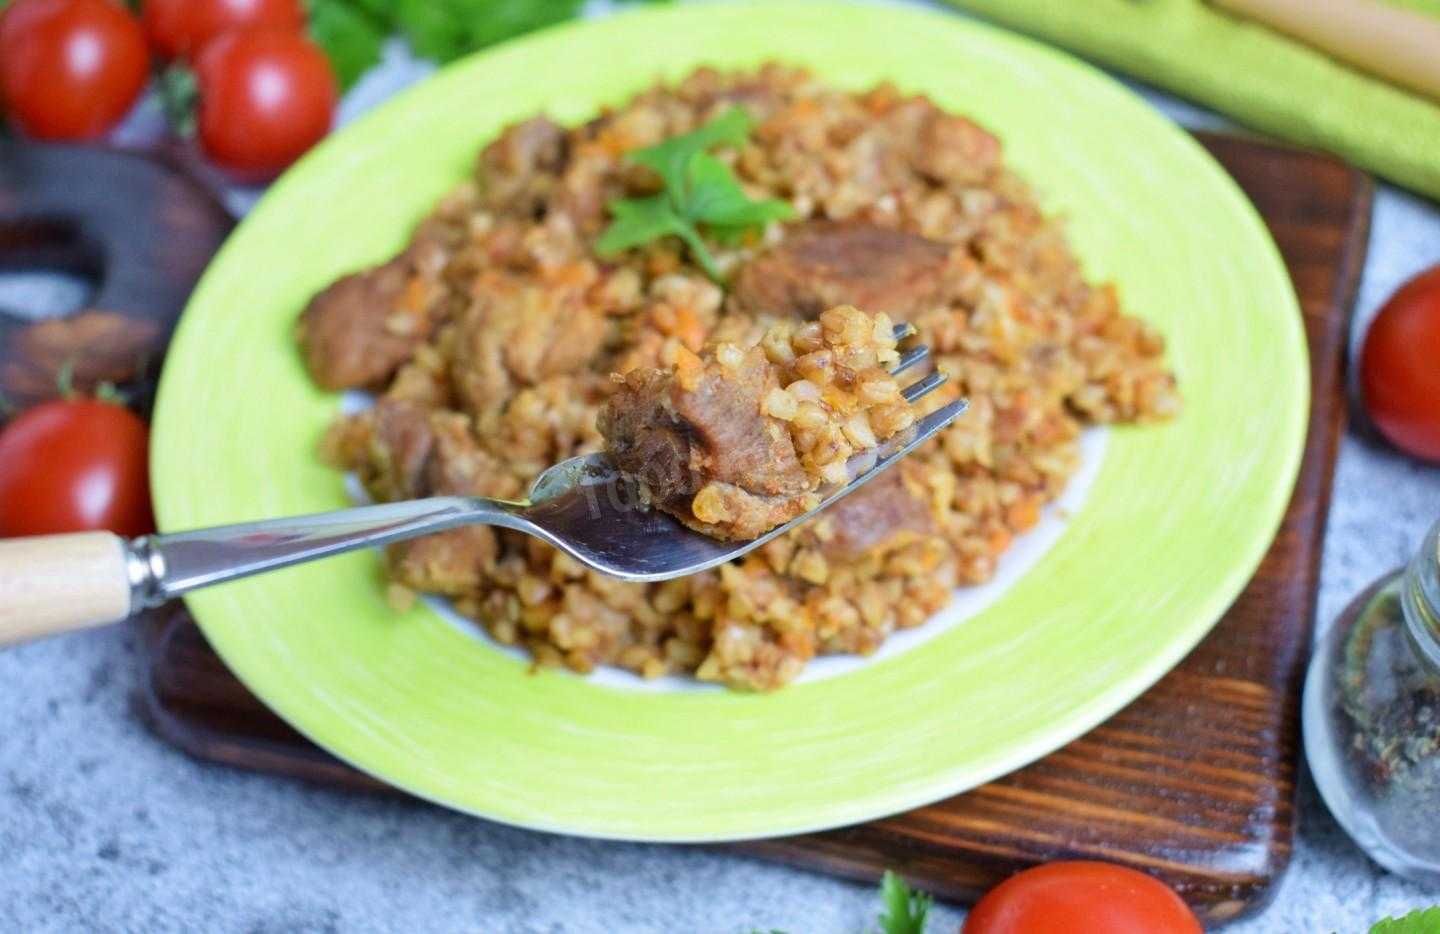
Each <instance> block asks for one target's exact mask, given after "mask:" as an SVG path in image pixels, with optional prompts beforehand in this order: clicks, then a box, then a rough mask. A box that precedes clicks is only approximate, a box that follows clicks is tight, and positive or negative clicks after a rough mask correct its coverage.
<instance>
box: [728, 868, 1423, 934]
mask: <svg viewBox="0 0 1440 934" xmlns="http://www.w3.org/2000/svg"><path fill="white" fill-rule="evenodd" d="M880 900H881V901H882V902H883V903H884V904H885V910H884V912H882V913H881V915H880V927H878V928H876V929H875V930H874V934H925V919H926V918H927V917H928V916H929V914H930V906H932V905H933V904H935V899H934V898H932V897H930V896H929V895H926V894H925V893H924V892H921V891H918V890H916V889H912V888H910V886H909V885H907V884H906V882H905V880H904V879H902V878H900V877H899V876H897V875H896V874H895V873H893V872H891V871H890V870H888V869H887V870H885V877H884V878H883V879H881V880H880ZM750 934H785V932H784V931H778V930H774V929H772V930H769V931H758V930H756V931H751V932H750ZM1401 934H1406V932H1401Z"/></svg>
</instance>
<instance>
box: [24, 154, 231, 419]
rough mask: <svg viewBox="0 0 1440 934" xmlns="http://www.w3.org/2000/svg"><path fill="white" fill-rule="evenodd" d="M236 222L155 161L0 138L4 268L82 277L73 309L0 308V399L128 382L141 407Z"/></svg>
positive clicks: (29, 400)
mask: <svg viewBox="0 0 1440 934" xmlns="http://www.w3.org/2000/svg"><path fill="white" fill-rule="evenodd" d="M233 224H234V221H233V220H232V219H231V217H230V215H229V213H227V212H226V210H225V208H224V207H223V206H222V205H221V204H220V203H219V202H218V201H217V200H215V198H213V197H212V196H211V195H210V192H209V191H208V189H206V188H205V187H204V186H202V185H201V184H199V183H198V182H195V181H193V180H192V179H191V178H190V177H189V176H188V175H185V174H182V173H180V172H177V171H174V170H171V169H169V168H166V167H165V166H164V165H163V164H161V162H159V161H157V160H156V159H152V158H147V157H145V156H142V155H138V154H133V153H124V152H117V151H113V150H105V149H97V148H94V147H78V146H51V145H41V144H35V143H24V142H19V141H17V140H13V139H6V138H3V137H0V272H6V271H27V272H28V271H43V270H49V271H55V272H63V273H69V274H71V275H75V276H78V277H80V278H81V279H84V280H86V281H87V284H88V285H89V286H90V287H91V289H92V293H91V295H90V298H89V300H88V301H87V302H86V303H85V305H84V307H83V308H82V309H80V310H79V311H77V312H76V313H74V314H71V315H66V316H63V317H57V318H45V319H40V320H37V318H36V317H35V316H33V315H30V314H26V313H25V312H24V310H22V309H17V308H0V393H3V395H4V398H5V399H6V400H7V401H8V402H10V403H12V404H14V405H29V404H33V403H35V402H39V401H41V400H44V399H48V398H52V397H54V396H55V395H56V394H57V393H58V383H59V380H58V376H59V373H60V371H61V370H62V369H69V370H70V371H71V378H72V380H73V382H74V384H75V386H76V388H77V389H81V390H86V391H88V390H90V389H93V388H94V387H95V386H96V385H97V384H99V383H101V382H109V383H113V384H123V385H126V386H127V388H130V389H132V390H134V391H135V394H136V395H137V396H139V397H140V398H141V399H142V405H143V400H146V399H148V390H149V389H150V388H151V384H152V382H153V379H154V377H155V375H156V374H157V373H158V372H159V366H160V360H161V358H162V357H163V356H164V353H165V345H166V344H167V343H168V342H169V340H170V333H171V331H172V330H173V329H174V327H175V321H176V319H177V318H179V316H180V312H181V310H182V309H183V308H184V307H185V301H186V300H187V299H188V298H189V297H190V292H191V290H192V289H193V288H194V287H195V282H196V280H197V279H199V277H200V274H201V273H202V272H203V271H204V270H205V267H206V265H207V264H208V263H209V262H210V258H211V257H212V256H214V255H215V251H216V250H217V249H219V248H220V244H221V242H222V241H223V240H224V239H225V237H226V235H228V234H229V232H230V228H231V227H232V226H233Z"/></svg>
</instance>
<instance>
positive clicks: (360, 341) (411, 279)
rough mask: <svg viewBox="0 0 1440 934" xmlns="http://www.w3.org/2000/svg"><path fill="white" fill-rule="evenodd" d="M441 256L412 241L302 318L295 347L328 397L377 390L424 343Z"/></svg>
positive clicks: (323, 296)
mask: <svg viewBox="0 0 1440 934" xmlns="http://www.w3.org/2000/svg"><path fill="white" fill-rule="evenodd" d="M442 263H443V255H442V252H441V250H440V249H439V248H438V244H436V243H434V242H433V241H432V240H430V239H428V237H427V238H426V239H420V238H417V240H416V242H415V243H414V244H413V245H412V246H411V248H410V249H408V250H406V251H405V252H404V253H402V254H400V255H399V256H397V257H395V259H392V260H391V261H390V262H388V263H385V264H383V265H381V266H376V267H375V268H373V269H367V270H365V271H363V272H357V273H354V274H352V275H349V276H345V277H344V278H342V279H340V280H338V281H336V282H335V283H333V284H332V285H330V286H329V287H328V288H326V289H324V290H323V291H321V292H320V293H319V294H317V295H316V296H315V297H314V298H312V299H311V300H310V304H309V305H308V306H307V307H306V309H305V312H304V314H302V315H301V316H300V347H301V350H302V351H303V353H304V354H305V363H306V365H307V366H308V367H309V368H310V375H311V376H312V377H314V379H315V382H317V383H319V384H320V385H321V386H323V387H324V388H326V389H355V388H363V387H370V386H377V385H380V384H382V383H384V382H385V381H386V380H387V379H389V378H390V376H391V374H393V373H394V372H395V370H396V369H397V368H399V366H400V365H401V364H402V363H404V362H405V361H407V360H409V359H410V355H411V354H412V353H413V352H414V351H415V348H416V347H418V346H420V344H421V343H422V342H423V341H424V340H425V339H426V338H427V337H429V336H430V332H431V330H432V329H433V328H434V325H435V318H436V312H437V310H438V306H439V305H440V304H441V300H440V294H441V291H440V288H439V285H438V282H437V279H438V275H439V272H440V269H439V267H440V265H441V264H442Z"/></svg>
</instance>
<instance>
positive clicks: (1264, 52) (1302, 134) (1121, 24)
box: [947, 0, 1440, 199]
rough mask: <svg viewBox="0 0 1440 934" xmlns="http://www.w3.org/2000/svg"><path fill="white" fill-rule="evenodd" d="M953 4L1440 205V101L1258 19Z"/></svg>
mask: <svg viewBox="0 0 1440 934" xmlns="http://www.w3.org/2000/svg"><path fill="white" fill-rule="evenodd" d="M947 2H949V3H952V4H954V5H955V6H957V7H960V8H962V9H966V10H971V11H973V12H975V13H977V14H979V15H981V16H983V17H985V18H987V19H991V20H993V21H995V22H997V23H1002V24H1004V25H1006V26H1010V27H1012V28H1014V29H1017V30H1020V31H1021V32H1026V33H1030V34H1033V35H1035V36H1039V37H1040V38H1043V39H1046V40H1048V41H1050V42H1053V43H1055V44H1056V45H1061V46H1065V47H1067V48H1069V49H1072V50H1074V51H1075V52H1078V53H1079V54H1081V55H1083V56H1085V57H1087V58H1092V59H1095V60H1096V61H1098V62H1101V63H1102V64H1104V65H1107V66H1109V67H1111V68H1114V69H1116V70H1117V71H1122V72H1128V73H1130V74H1133V75H1135V76H1136V77H1138V78H1141V79H1142V80H1145V81H1147V82H1150V83H1153V84H1155V85H1157V86H1159V87H1162V88H1165V89H1167V90H1169V91H1172V92H1174V93H1176V94H1179V95H1181V96H1182V97H1188V98H1191V99H1193V100H1195V101H1198V102H1200V103H1202V104H1205V105H1207V106H1209V107H1212V108H1214V109H1215V110H1218V111H1220V112H1221V113H1224V114H1227V115H1229V116H1230V117H1232V118H1233V119H1235V120H1236V121H1237V122H1239V123H1243V124H1246V125H1248V126H1250V127H1253V128H1255V129H1257V130H1261V131H1264V132H1267V133H1270V134H1272V135H1274V136H1277V137H1280V138H1282V139H1286V140H1290V141H1292V142H1295V143H1299V144H1301V145H1304V146H1312V147H1315V148H1318V149H1326V150H1329V151H1330V152H1333V153H1336V154H1338V155H1340V156H1343V157H1345V158H1347V159H1349V160H1350V161H1352V162H1354V163H1355V164H1357V165H1360V166H1362V167H1364V168H1367V169H1369V170H1371V171H1373V172H1375V173H1377V174H1379V175H1381V176H1384V177H1385V178H1387V179H1389V180H1390V181H1392V182H1395V183H1397V184H1399V185H1403V186H1405V187H1407V188H1412V189H1414V190H1415V191H1418V192H1422V193H1424V194H1426V195H1429V196H1430V197H1432V198H1436V199H1440V104H1436V103H1435V102H1433V101H1431V100H1428V99H1427V98H1424V97H1422V96H1421V95H1419V94H1414V93H1411V92H1409V91H1405V90H1402V89H1400V88H1398V87H1396V86H1394V85H1392V84H1389V83H1387V82H1385V81H1384V80H1382V79H1379V78H1374V77H1371V76H1369V75H1368V74H1365V73H1363V72H1361V71H1359V70H1357V69H1355V68H1352V67H1350V66H1348V65H1345V64H1343V63H1341V62H1338V61H1336V60H1335V59H1332V58H1330V57H1328V56H1327V55H1325V54H1324V53H1322V52H1319V51H1316V50H1314V49H1312V48H1310V47H1309V46H1306V45H1304V44H1302V43H1300V42H1298V41H1296V40H1293V39H1290V38H1288V37H1285V36H1283V35H1281V34H1280V33H1278V32H1276V31H1274V30H1272V29H1270V28H1269V27H1267V26H1264V25H1261V24H1260V23H1256V22H1252V21H1249V20H1243V19H1238V18H1236V17H1234V16H1232V15H1230V14H1227V13H1225V12H1223V11H1221V10H1219V9H1217V8H1215V7H1212V6H1210V5H1209V4H1207V3H1205V2H1202V0H947ZM1392 2H1396V3H1397V5H1401V6H1406V7H1410V8H1411V9H1416V10H1419V11H1421V12H1425V13H1429V14H1432V15H1436V16H1440V0H1392ZM1436 54H1437V55H1440V50H1436Z"/></svg>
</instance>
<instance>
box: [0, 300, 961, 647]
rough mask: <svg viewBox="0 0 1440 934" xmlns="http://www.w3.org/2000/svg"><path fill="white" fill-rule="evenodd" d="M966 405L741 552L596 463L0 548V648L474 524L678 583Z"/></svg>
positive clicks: (858, 461) (923, 423) (607, 567)
mask: <svg viewBox="0 0 1440 934" xmlns="http://www.w3.org/2000/svg"><path fill="white" fill-rule="evenodd" d="M913 333H914V330H913V328H911V327H910V326H908V325H900V326H898V327H897V328H896V338H897V339H900V338H903V337H907V336H909V335H911V334H913ZM928 356H929V351H928V349H927V348H925V347H923V346H920V347H914V348H911V349H909V350H907V351H906V352H905V353H903V354H902V355H901V357H900V360H899V361H898V363H897V364H896V365H895V367H894V368H893V369H892V370H891V372H892V373H894V374H899V373H901V372H903V371H905V370H909V369H911V368H913V367H915V366H917V365H919V364H920V363H922V362H923V361H925V360H926V359H927V358H928ZM945 381H946V377H945V374H943V373H941V372H939V371H932V372H931V373H929V374H928V375H926V376H924V377H922V378H921V379H919V380H917V381H916V382H914V383H912V384H911V385H910V386H908V387H906V388H905V389H904V390H902V393H903V395H904V396H905V399H906V401H908V402H915V401H917V400H919V399H920V398H922V397H923V396H925V395H927V394H928V393H930V392H932V391H934V390H935V389H936V388H938V387H939V386H941V385H943V384H944V383H945ZM967 404H968V403H967V402H966V401H965V400H963V399H959V400H955V401H953V402H949V403H947V404H945V405H943V406H941V407H940V408H938V409H936V410H935V411H934V412H931V413H930V414H928V415H926V416H924V417H923V418H920V419H918V420H917V421H916V423H915V424H914V426H912V427H911V428H910V429H908V430H906V431H903V432H901V433H899V434H897V435H895V436H894V437H892V438H890V439H888V440H887V441H885V442H884V443H882V444H881V445H879V446H878V447H876V448H873V449H871V450H869V451H866V452H864V453H862V454H857V455H855V456H854V457H852V458H851V459H850V460H849V461H848V462H847V464H846V476H847V480H846V482H845V483H843V484H837V485H834V486H831V487H829V488H824V489H822V490H820V503H819V505H818V506H816V507H815V508H814V509H812V510H810V511H809V512H806V513H804V514H803V515H800V516H798V517H796V518H795V519H793V520H791V521H790V522H787V523H785V524H784V525H781V526H778V527H776V528H774V529H772V530H770V531H769V532H767V533H765V534H764V535H762V536H761V537H759V538H757V539H753V540H751V541H743V542H735V541H720V540H717V539H713V538H710V537H708V536H706V535H703V534H701V533H699V532H696V531H693V530H691V529H689V528H687V527H686V526H684V525H682V524H681V523H680V522H679V520H677V519H675V518H673V517H671V516H669V515H667V514H665V513H663V512H660V511H658V510H655V509H648V508H643V507H641V506H640V505H639V503H640V502H641V500H640V497H639V495H638V490H637V489H636V487H635V485H634V483H633V482H632V481H631V480H629V479H628V478H626V477H624V476H622V475H621V474H619V473H618V472H617V471H615V470H614V469H613V468H612V467H611V466H610V464H609V463H608V462H607V460H606V459H605V456H604V455H603V454H586V455H582V456H580V457H572V458H570V459H569V460H566V461H561V462H560V463H558V464H556V465H554V466H553V467H550V468H549V469H548V470H546V471H545V472H544V473H542V474H541V475H540V476H539V477H537V478H536V480H535V482H534V484H532V486H531V488H530V496H529V497H528V498H527V499H525V500H522V501H516V502H511V501H506V500H494V499H485V498H481V497H466V496H435V497H429V498H426V499H416V500H407V501H404V502H397V503H384V504H381V505H374V506H358V507H355V508H352V509H341V510H337V511H335V512H325V513H318V514H315V515H309V516H296V517H291V518H285V519H265V520H262V521H259V522H246V523H242V524H239V525H225V526H217V527H214V528H208V529H196V530H194V531H189V532H172V533H166V534H157V535H145V536H141V537H140V538H136V539H133V540H126V539H123V538H121V537H120V536H118V535H114V534H112V533H110V532H78V533H73V534H68V535H47V536H37V537H34V538H16V539H9V540H0V645H4V644H9V643H15V642H21V641H24V640H26V639H30V638H35V637H38V636H44V635H51V634H55V633H60V632H67V631H70V630H75V629H83V628H88V627H92V626H99V625H104V624H106V623H111V622H118V621H119V620H122V619H125V618H126V617H128V616H130V615H131V614H133V613H137V612H139V611H141V610H144V609H148V608H150V607H154V606H158V605H159V604H161V603H164V602H165V601H167V600H170V599H172V598H174V597H178V596H180V595H182V594H185V593H188V592H190V591H192V590H196V589H198V588H200V587H208V586H210V585H211V584H220V583H225V582H226V581H233V580H237V579H239V578H242V577H249V576H251V575H254V574H262V573H264V572H266V571H273V570H277V569H279V568H283V567H288V566H290V565H292V564H299V563H301V562H305V561H314V560H316V559H318V558H325V557H329V556H330V555H337V554H341V553H343V552H347V551H354V550H356V549H359V548H369V547H375V546H379V545H387V544H390V543H391V542H398V541H403V540H405V539H410V538H417V537H419V536H422V535H430V534H433V533H435V532H443V531H445V530H446V529H453V528H456V527H458V526H463V525H472V524H482V525H492V526H497V527H500V528H507V529H515V530H516V531H519V532H524V533H526V534H528V535H533V536H535V537H536V538H539V539H541V540H542V541H545V542H547V543H549V544H551V545H553V546H555V547H556V548H559V549H560V550H561V551H563V552H565V553H566V554H568V555H570V556H571V557H572V558H574V559H575V560H577V561H579V562H581V563H582V564H584V565H586V566H587V567H590V568H592V569H594V570H596V571H599V572H600V573H602V574H606V575H609V576H611V577H616V578H620V579H621V580H629V581H661V580H668V579H670V578H674V577H683V576H685V575H687V574H694V573H697V572H699V571H703V570H705V569H707V568H712V567H715V566H716V565H718V564H723V563H724V562H726V561H730V560H733V559H735V558H738V557H740V556H741V555H744V554H745V553H746V552H749V551H751V550H753V549H755V548H758V547H759V546H760V545H763V544H764V543H766V542H768V541H770V540H771V539H772V538H775V537H776V536H778V535H783V534H784V533H786V532H788V531H789V530H791V529H793V528H794V527H795V526H797V525H800V524H801V523H803V522H807V521H809V520H810V519H812V518H814V516H815V514H816V513H818V512H819V511H821V510H823V509H824V508H826V507H827V506H829V505H831V504H833V503H835V502H836V501H837V500H839V499H841V498H843V497H845V496H848V495H849V494H851V493H853V492H854V491H855V490H857V489H859V488H860V487H861V486H863V485H865V484H866V483H868V482H869V481H871V480H873V479H874V478H876V477H878V476H879V475H880V474H881V473H882V472H883V471H885V470H886V469H888V468H889V467H891V466H892V465H894V464H895V463H896V462H897V461H899V460H900V459H901V458H902V457H904V456H905V455H906V454H908V453H910V452H911V451H913V450H914V449H915V448H916V447H918V446H919V445H921V444H923V443H924V442H925V441H926V440H928V439H929V438H930V437H932V436H933V435H934V434H935V433H936V432H938V431H940V430H941V429H943V428H945V427H946V426H948V425H949V424H950V423H951V422H952V421H954V420H955V418H956V417H957V416H959V415H960V413H961V412H963V411H965V409H966V407H967Z"/></svg>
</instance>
